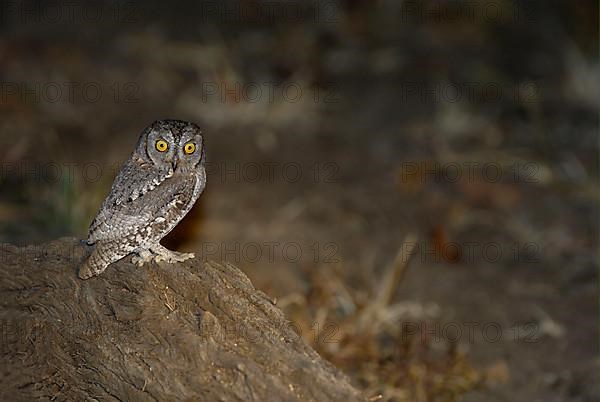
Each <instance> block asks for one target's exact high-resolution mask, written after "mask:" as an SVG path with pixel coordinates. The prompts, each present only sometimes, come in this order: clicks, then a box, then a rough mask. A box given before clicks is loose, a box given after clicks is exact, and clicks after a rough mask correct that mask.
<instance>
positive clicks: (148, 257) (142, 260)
mask: <svg viewBox="0 0 600 402" xmlns="http://www.w3.org/2000/svg"><path fill="white" fill-rule="evenodd" d="M137 254H138V255H134V256H133V257H132V258H131V262H132V263H134V264H135V265H137V266H138V267H141V266H142V265H144V264H146V263H148V262H151V261H152V260H154V257H155V256H154V254H152V253H151V252H150V251H149V250H142V251H139V252H138V253H137Z"/></svg>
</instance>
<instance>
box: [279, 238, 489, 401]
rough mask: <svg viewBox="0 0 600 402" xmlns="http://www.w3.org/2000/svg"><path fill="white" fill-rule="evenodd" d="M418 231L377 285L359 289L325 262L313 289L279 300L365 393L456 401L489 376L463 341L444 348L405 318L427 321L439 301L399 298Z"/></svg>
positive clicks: (391, 398)
mask: <svg viewBox="0 0 600 402" xmlns="http://www.w3.org/2000/svg"><path fill="white" fill-rule="evenodd" d="M416 240H417V239H416V236H415V235H413V234H410V235H408V236H407V237H406V239H405V241H404V244H403V245H402V247H401V248H400V251H399V252H398V254H397V256H396V258H395V260H394V262H393V263H392V264H391V265H390V266H389V267H388V268H387V269H386V270H385V271H384V273H383V275H382V276H381V278H380V280H379V283H378V285H377V286H375V287H374V288H373V289H371V291H369V292H368V293H365V292H364V291H362V292H361V291H360V290H356V289H351V288H349V287H348V285H347V281H345V280H344V279H343V278H342V277H341V275H340V273H339V272H335V270H334V269H331V268H324V269H322V270H319V271H318V272H315V274H314V275H313V276H312V278H311V285H312V287H311V291H310V292H309V293H308V294H306V295H300V294H294V295H290V296H288V297H285V298H284V299H282V300H280V301H279V303H278V304H279V305H280V307H281V308H283V309H284V310H285V311H286V312H287V314H288V316H289V317H290V318H291V319H292V321H293V322H294V324H295V325H296V328H297V330H298V332H299V333H300V334H302V335H303V337H304V339H305V340H306V341H307V342H308V343H309V344H311V345H312V346H313V347H314V348H315V349H316V350H317V351H319V353H320V354H321V355H322V356H324V357H325V358H327V359H328V360H330V361H331V362H332V363H334V364H335V365H336V366H338V367H340V368H342V369H343V370H344V371H345V372H346V373H348V374H349V375H351V376H352V377H353V378H354V379H355V381H356V382H357V383H358V385H359V386H360V387H362V388H363V389H364V393H365V396H367V397H368V398H369V399H371V400H381V401H455V400H458V398H459V397H460V396H461V395H462V394H464V393H465V392H467V391H468V390H470V389H472V388H474V387H475V386H477V385H478V384H479V382H480V381H481V379H482V376H481V375H480V374H479V373H478V372H477V371H476V370H475V369H474V368H473V367H471V365H470V364H469V363H468V362H467V360H466V358H465V355H464V354H463V353H462V352H461V351H460V350H459V348H458V347H457V345H455V344H450V343H447V344H445V345H444V346H443V347H442V348H441V349H440V347H439V345H438V344H435V345H434V344H433V343H432V342H431V339H428V338H427V337H423V336H422V333H421V332H417V333H415V331H414V327H412V328H411V327H409V326H407V325H403V323H408V322H410V323H411V324H414V323H415V322H420V325H422V326H424V327H425V326H427V325H428V324H427V321H428V320H430V319H431V318H433V317H434V316H435V315H436V309H435V307H433V308H432V307H430V306H423V305H420V304H418V303H414V302H407V301H396V302H395V301H394V295H395V293H396V290H397V288H398V285H399V284H400V282H401V280H402V277H403V275H404V273H405V271H406V268H407V267H408V265H409V262H410V258H411V256H412V253H413V250H414V246H415V244H416V243H417V242H416Z"/></svg>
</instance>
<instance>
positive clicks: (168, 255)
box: [152, 245, 196, 264]
mask: <svg viewBox="0 0 600 402" xmlns="http://www.w3.org/2000/svg"><path fill="white" fill-rule="evenodd" d="M152 252H153V253H155V254H156V256H155V257H154V261H156V262H161V261H165V262H167V263H169V264H172V263H174V262H183V261H186V260H189V259H191V258H195V257H196V255H195V254H194V253H180V252H178V251H171V250H169V249H167V248H165V247H163V246H161V245H159V246H157V247H156V248H152Z"/></svg>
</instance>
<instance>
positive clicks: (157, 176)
mask: <svg viewBox="0 0 600 402" xmlns="http://www.w3.org/2000/svg"><path fill="white" fill-rule="evenodd" d="M205 185H206V169H205V154H204V143H203V138H202V132H201V131H200V128H199V127H198V126H197V125H195V124H193V123H187V122H184V121H180V120H159V121H156V122H154V123H152V124H151V125H150V126H149V127H147V128H146V129H145V130H144V131H143V132H142V134H141V136H140V138H139V140H138V142H137V145H136V147H135V150H134V151H133V153H132V154H131V156H130V157H129V159H128V160H127V161H126V162H125V163H124V164H123V166H122V167H121V170H120V171H119V174H118V175H117V177H116V178H115V181H114V182H113V185H112V188H111V191H110V194H109V195H108V197H106V199H105V200H104V202H103V203H102V206H101V207H100V211H99V212H98V215H97V216H96V218H95V219H94V220H93V221H92V224H91V225H90V229H89V234H88V239H87V243H88V245H95V248H94V250H93V251H92V253H91V255H90V256H89V257H88V259H87V260H86V261H85V262H84V263H83V265H82V267H81V269H80V270H79V277H80V278H81V279H88V278H91V277H92V276H94V275H99V274H100V273H102V272H103V271H104V270H105V269H106V267H108V265H110V264H112V263H113V262H115V261H118V260H120V259H121V258H124V257H125V256H127V255H129V254H134V257H133V260H132V261H133V262H134V263H135V264H136V265H138V266H141V265H143V264H145V263H147V262H150V261H156V262H159V261H166V262H168V263H173V262H178V261H185V260H187V259H190V258H194V254H192V253H179V252H176V251H171V250H168V249H166V248H165V247H163V246H162V245H161V244H160V240H161V239H162V238H163V237H165V236H166V235H167V234H168V233H169V232H170V231H171V230H173V228H174V227H175V226H176V225H177V224H178V223H179V221H180V220H181V219H182V218H183V217H184V216H185V215H186V214H187V213H188V212H189V210H190V209H191V208H192V206H193V205H194V203H195V202H196V200H197V199H198V197H199V196H200V194H201V193H202V191H203V190H204V186H205Z"/></svg>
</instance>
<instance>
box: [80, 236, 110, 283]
mask: <svg viewBox="0 0 600 402" xmlns="http://www.w3.org/2000/svg"><path fill="white" fill-rule="evenodd" d="M109 250H110V247H107V245H105V244H103V243H102V242H98V243H96V248H95V249H94V251H92V254H90V256H89V257H88V259H87V260H86V261H85V262H84V263H83V265H82V266H81V268H80V269H79V278H81V279H89V278H91V277H92V276H95V275H99V274H101V273H102V272H104V270H105V269H106V267H108V266H109V265H110V264H111V263H112V262H113V261H115V260H114V259H111V255H110V254H111V253H110V252H109Z"/></svg>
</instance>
